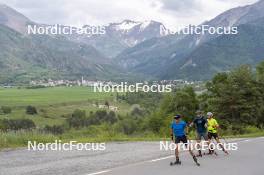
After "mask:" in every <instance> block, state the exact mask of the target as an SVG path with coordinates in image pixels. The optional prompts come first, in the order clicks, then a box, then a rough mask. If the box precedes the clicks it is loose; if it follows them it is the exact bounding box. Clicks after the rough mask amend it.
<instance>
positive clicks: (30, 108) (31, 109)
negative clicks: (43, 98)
mask: <svg viewBox="0 0 264 175" xmlns="http://www.w3.org/2000/svg"><path fill="white" fill-rule="evenodd" d="M26 113H27V114H29V115H34V114H37V113H38V112H37V109H36V107H34V106H27V108H26Z"/></svg>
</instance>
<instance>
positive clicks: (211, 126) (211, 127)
mask: <svg viewBox="0 0 264 175" xmlns="http://www.w3.org/2000/svg"><path fill="white" fill-rule="evenodd" d="M207 122H208V123H207V125H208V132H211V133H217V126H218V123H217V121H216V120H215V119H214V118H211V119H207Z"/></svg>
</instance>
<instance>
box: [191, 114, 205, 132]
mask: <svg viewBox="0 0 264 175" xmlns="http://www.w3.org/2000/svg"><path fill="white" fill-rule="evenodd" d="M193 123H194V124H195V127H196V130H197V132H198V133H206V131H207V128H206V127H205V126H204V125H205V124H206V123H207V120H206V119H205V118H204V117H196V118H195V119H194V121H193Z"/></svg>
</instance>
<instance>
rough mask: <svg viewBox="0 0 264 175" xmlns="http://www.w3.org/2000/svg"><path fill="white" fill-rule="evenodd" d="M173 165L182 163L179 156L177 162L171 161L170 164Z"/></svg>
mask: <svg viewBox="0 0 264 175" xmlns="http://www.w3.org/2000/svg"><path fill="white" fill-rule="evenodd" d="M173 165H181V161H180V160H179V158H177V159H176V161H175V162H171V163H170V166H173Z"/></svg>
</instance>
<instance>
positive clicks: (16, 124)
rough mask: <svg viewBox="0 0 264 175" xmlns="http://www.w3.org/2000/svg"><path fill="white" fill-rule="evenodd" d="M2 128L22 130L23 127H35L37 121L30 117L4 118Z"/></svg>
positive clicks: (4, 129)
mask: <svg viewBox="0 0 264 175" xmlns="http://www.w3.org/2000/svg"><path fill="white" fill-rule="evenodd" d="M0 123H1V124H0V126H1V128H0V129H1V130H3V131H7V130H22V129H26V130H29V129H34V128H36V125H35V123H34V122H33V121H32V120H30V119H4V120H0Z"/></svg>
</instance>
